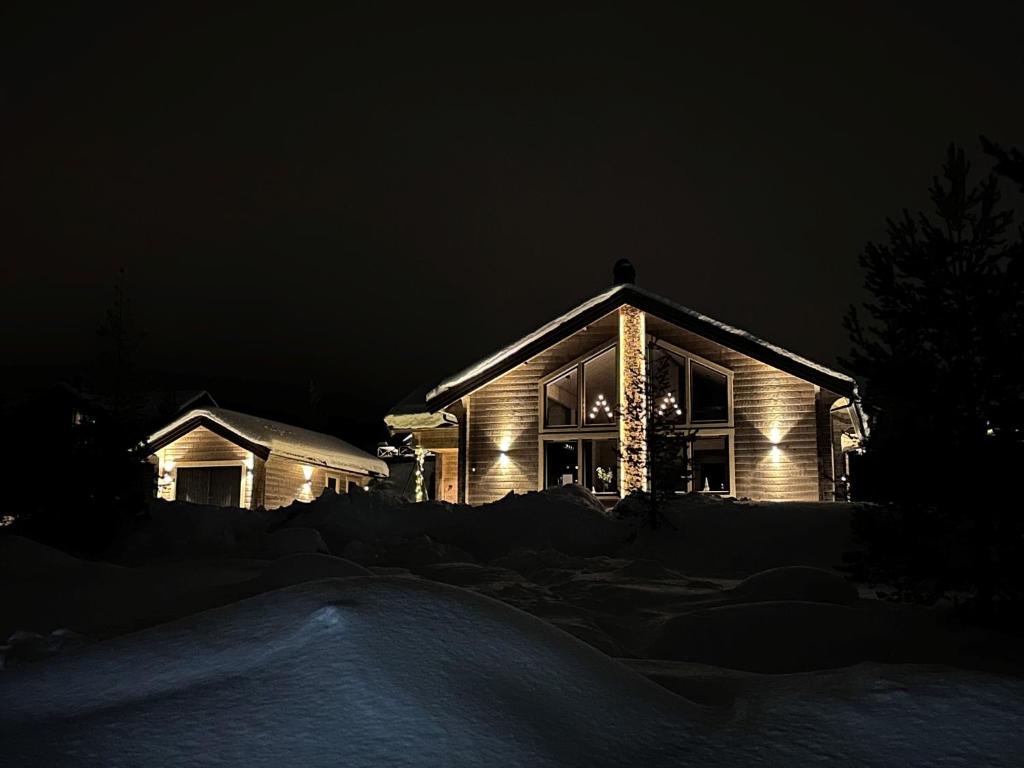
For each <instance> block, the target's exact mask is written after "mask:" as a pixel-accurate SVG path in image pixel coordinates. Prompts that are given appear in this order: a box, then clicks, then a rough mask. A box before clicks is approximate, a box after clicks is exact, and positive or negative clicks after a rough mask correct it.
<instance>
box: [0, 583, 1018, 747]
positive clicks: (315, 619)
mask: <svg viewBox="0 0 1024 768" xmlns="http://www.w3.org/2000/svg"><path fill="white" fill-rule="evenodd" d="M658 672H659V673H660V674H661V675H663V676H665V677H673V678H675V679H676V681H677V683H676V684H677V685H678V686H680V687H684V688H685V686H686V679H685V678H686V671H685V667H682V668H680V667H679V666H672V665H662V666H661V667H660V668H659V669H658ZM680 680H681V681H682V682H680ZM725 680H726V685H723V686H722V687H727V688H728V690H727V691H726V692H725V696H726V700H727V703H724V704H720V705H718V706H701V705H697V704H695V703H692V702H689V701H687V700H686V699H684V698H681V697H678V696H676V695H673V694H672V693H670V692H669V691H668V690H666V689H665V688H663V687H659V686H658V685H655V684H654V683H652V682H649V681H648V680H646V679H644V678H643V677H641V676H640V675H639V674H636V673H635V672H633V671H631V670H630V669H628V668H627V667H626V666H624V665H622V664H620V663H618V662H616V661H614V660H612V659H610V658H608V657H606V656H604V655H602V654H600V653H599V652H597V651H595V650H593V649H591V648H589V647H587V646H586V645H583V644H582V643H580V642H578V641H576V640H574V639H573V638H571V637H569V636H568V635H566V634H564V633H562V632H560V631H558V630H557V629H554V628H553V627H551V626H550V625H549V624H546V623H545V622H543V621H540V620H539V619H536V618H533V617H531V616H528V615H527V614H525V613H522V612H520V611H517V610H515V609H512V608H509V607H508V606H505V605H502V604H501V603H498V602H496V601H493V600H489V599H487V598H484V597H480V596H478V595H473V594H472V593H470V592H467V591H465V590H461V589H456V588H452V587H446V586H442V585H438V584H432V583H428V582H419V581H411V580H408V579H401V578H380V577H370V578H350V579H330V580H326V581H318V582H312V583H309V584H304V585H301V586H297V587H291V588H288V589H285V590H279V591H276V592H271V593H268V594H265V595H262V596H259V597H255V598H252V599H249V600H245V601H242V602H238V603H235V604H232V605H229V606H225V607H223V608H218V609H215V610H212V611H208V612H206V613H202V614H198V615H195V616H191V617H189V618H187V619H183V620H180V621H177V622H174V623H171V624H166V625H163V626H161V627H157V628H154V629H151V630H147V631H145V632H141V633H137V634H133V635H128V636H125V637H122V638H119V639H115V640H111V641H108V642H105V643H100V644H97V645H94V646H92V647H89V648H85V649H83V650H80V651H77V652H72V653H69V654H66V655H61V656H58V657H56V658H53V659H51V660H50V661H48V662H46V663H42V664H38V665H35V666H32V667H29V666H24V667H19V668H16V669H13V670H11V671H9V672H7V673H4V674H3V675H0V700H2V701H3V702H4V706H3V708H2V709H0V743H2V744H3V756H4V765H5V766H29V765H62V766H130V765H146V766H180V765H200V764H203V765H211V764H212V765H253V766H264V765H265V766H279V765H304V766H338V765H344V766H354V767H357V766H381V765H388V766H440V765H445V766H480V765H514V766H578V765H587V766H598V767H599V766H621V765H647V766H678V765H701V766H738V765H754V764H777V765H808V764H820V763H832V764H843V765H859V766H873V765H878V766H882V765H920V766H953V765H977V764H985V765H1006V766H1015V765H1020V764H1021V761H1022V760H1024V728H1022V727H1021V726H1022V725H1024V703H1022V702H1024V682H1022V681H1020V680H1016V679H1009V678H997V677H994V676H991V675H985V674H981V673H970V672H963V671H958V670H953V669H943V668H919V667H910V666H908V667H881V666H860V667H854V668H852V669H849V670H843V671H838V672H829V673H824V674H820V673H819V674H813V675H791V676H781V677H756V678H751V679H747V678H744V677H739V676H736V675H732V676H726V677H725ZM712 687H714V686H712ZM730 699H731V700H730Z"/></svg>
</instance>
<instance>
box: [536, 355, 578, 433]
mask: <svg viewBox="0 0 1024 768" xmlns="http://www.w3.org/2000/svg"><path fill="white" fill-rule="evenodd" d="M579 400H580V388H579V371H578V370H577V369H576V368H573V369H572V370H570V371H567V372H566V373H564V374H562V375H561V376H559V377H558V378H557V379H554V380H553V381H549V382H548V383H547V384H545V385H544V423H545V424H546V425H547V426H549V427H574V426H576V425H577V424H579V420H578V419H577V418H576V414H577V412H578V409H579Z"/></svg>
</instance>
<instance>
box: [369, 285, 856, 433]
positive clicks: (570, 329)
mask: <svg viewBox="0 0 1024 768" xmlns="http://www.w3.org/2000/svg"><path fill="white" fill-rule="evenodd" d="M625 304H629V305H631V306H634V307H636V308H637V309H641V310H643V311H644V312H647V313H648V314H650V315H653V316H655V317H659V318H661V319H662V320H666V321H668V322H671V323H673V324H675V325H678V326H679V327H681V328H685V329H687V330H690V331H693V332H694V333H697V334H699V335H701V336H704V337H705V338H708V339H710V340H712V341H715V342H718V343H720V344H722V345H723V346H726V347H729V348H730V349H735V350H736V351H738V352H742V353H744V354H746V355H748V356H750V357H752V358H754V359H755V360H760V361H762V362H764V363H767V364H769V365H772V366H774V367H776V368H778V369H780V370H783V371H786V372H787V373H791V374H793V375H794V376H798V377H800V378H802V379H804V380H806V381H810V382H812V383H814V384H818V385H819V386H822V387H824V388H826V389H828V390H830V391H833V392H836V393H837V394H839V395H844V396H847V397H849V398H850V399H851V400H853V401H856V400H857V385H856V382H855V381H854V380H853V379H852V378H851V377H850V376H847V375H846V374H844V373H840V372H839V371H835V370H832V369H831V368H827V367H826V366H824V365H821V364H819V363H816V362H814V361H812V360H809V359H807V358H806V357H803V356H801V355H798V354H796V353H794V352H790V351H789V350H787V349H784V348H782V347H780V346H778V345H776V344H773V343H771V342H769V341H765V340H764V339H761V338H759V337H757V336H755V335H754V334H752V333H750V332H749V331H744V330H742V329H740V328H736V327H735V326H732V325H728V324H727V323H723V322H721V321H719V320H715V319H714V318H711V317H708V316H707V315H704V314H702V313H700V312H697V311H695V310H693V309H690V308H689V307H685V306H683V305H682V304H678V303H676V302H674V301H672V300H670V299H666V298H664V297H662V296H659V295H657V294H655V293H652V292H651V291H647V290H645V289H643V288H639V287H638V286H636V285H634V284H632V283H623V284H620V285H615V286H613V287H611V288H609V289H607V290H604V291H602V292H601V293H598V294H597V295H596V296H593V297H591V298H589V299H587V300H586V301H584V302H583V303H581V304H578V305H577V306H575V307H573V308H572V309H570V310H569V311H568V312H566V313H565V314H563V315H561V316H560V317H557V318H555V319H554V320H552V321H551V322H549V323H546V324H544V325H542V326H541V327H540V328H538V329H537V330H535V331H533V332H532V333H529V334H527V335H526V336H523V337H522V338H520V339H517V340H516V341H514V342H513V343H512V344H509V345H508V346H506V347H504V348H503V349H501V350H499V351H497V352H495V353H494V354H492V355H489V356H488V357H485V358H484V359H483V360H480V361H478V362H476V363H474V364H473V365H470V366H469V367H467V368H465V369H463V370H462V371H459V372H458V373H456V374H453V375H452V376H449V377H447V378H445V379H443V380H441V381H440V382H438V383H437V384H435V385H433V386H432V387H430V388H424V389H427V391H426V392H425V393H424V392H423V390H422V389H421V390H418V391H417V392H415V393H413V395H411V396H410V397H408V398H406V399H405V400H403V401H402V402H401V403H399V404H398V405H396V406H395V407H394V408H393V409H392V410H391V412H390V413H389V414H388V416H387V418H386V419H385V420H386V421H387V422H388V424H389V425H390V426H391V427H392V429H397V428H399V427H396V426H395V424H397V422H399V421H403V422H404V421H408V420H410V419H411V418H412V417H413V416H416V415H420V416H421V417H425V416H426V415H427V414H437V413H438V412H440V411H441V410H443V409H444V408H445V407H447V406H449V405H450V404H452V403H454V402H456V401H457V400H459V398H461V397H463V396H464V395H466V394H469V393H470V392H472V391H473V390H475V389H478V388H479V387H481V386H482V385H484V384H486V383H487V382H488V381H490V380H491V379H494V378H496V377H498V376H500V375H501V374H503V373H505V372H507V371H509V370H511V369H512V368H514V367H515V366H516V365H518V364H519V363H522V362H524V361H526V360H528V359H530V358H531V357H533V356H534V355H536V354H537V353H539V352H541V351H543V350H545V349H547V348H548V347H550V346H551V345H552V344H555V343H557V342H558V341H560V340H562V339H564V338H567V337H568V336H570V335H571V334H573V333H575V332H576V331H578V330H581V329H582V328H583V327H585V326H586V325H588V324H590V323H592V322H594V321H595V320H597V319H599V318H601V317H604V316H605V315H607V314H608V313H610V312H613V311H615V310H617V309H618V308H619V307H620V306H622V305H625ZM414 396H415V397H414ZM393 422H394V423H393Z"/></svg>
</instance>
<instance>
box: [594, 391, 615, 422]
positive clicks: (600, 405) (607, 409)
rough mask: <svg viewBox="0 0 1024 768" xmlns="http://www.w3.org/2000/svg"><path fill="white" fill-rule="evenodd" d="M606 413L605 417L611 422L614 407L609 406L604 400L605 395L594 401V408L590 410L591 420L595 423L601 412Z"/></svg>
mask: <svg viewBox="0 0 1024 768" xmlns="http://www.w3.org/2000/svg"><path fill="white" fill-rule="evenodd" d="M602 411H603V412H604V415H605V417H606V418H607V419H608V420H609V421H610V420H611V418H612V407H611V406H610V405H609V404H608V401H607V400H605V399H604V395H598V396H597V399H596V400H595V401H594V406H593V407H592V408H591V409H590V420H591V421H594V420H595V419H597V417H598V416H600V415H601V412H602Z"/></svg>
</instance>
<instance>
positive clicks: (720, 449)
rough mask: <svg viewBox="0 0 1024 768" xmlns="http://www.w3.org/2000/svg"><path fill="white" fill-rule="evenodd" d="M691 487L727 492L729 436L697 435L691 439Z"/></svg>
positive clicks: (699, 489)
mask: <svg viewBox="0 0 1024 768" xmlns="http://www.w3.org/2000/svg"><path fill="white" fill-rule="evenodd" d="M693 489H694V490H695V491H710V492H716V493H728V492H729V490H730V489H729V438H727V437H698V438H697V439H696V440H694V441H693Z"/></svg>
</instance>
